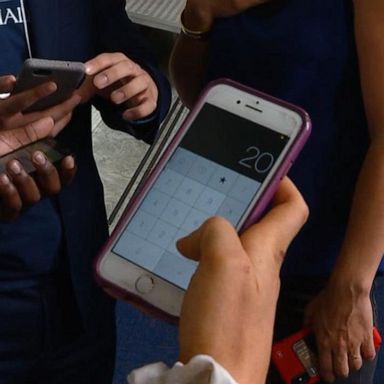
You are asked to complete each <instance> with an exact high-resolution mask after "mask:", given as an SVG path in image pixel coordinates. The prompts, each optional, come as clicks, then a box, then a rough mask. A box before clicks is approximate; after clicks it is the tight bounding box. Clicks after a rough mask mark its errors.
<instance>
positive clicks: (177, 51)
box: [170, 1, 213, 107]
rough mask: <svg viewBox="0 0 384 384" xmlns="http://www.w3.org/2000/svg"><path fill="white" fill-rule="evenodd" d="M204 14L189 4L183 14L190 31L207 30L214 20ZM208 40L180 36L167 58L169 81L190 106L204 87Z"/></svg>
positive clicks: (190, 2)
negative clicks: (170, 80) (168, 59)
mask: <svg viewBox="0 0 384 384" xmlns="http://www.w3.org/2000/svg"><path fill="white" fill-rule="evenodd" d="M209 20H211V19H210V16H208V11H207V12H200V7H199V6H198V5H195V4H194V3H193V2H192V1H188V2H187V4H186V7H185V10H184V12H183V23H184V25H185V26H186V27H187V28H188V29H191V30H193V31H209V30H210V29H211V28H212V23H213V21H212V20H211V21H209ZM208 49H209V41H208V40H196V39H192V38H190V37H187V36H185V35H184V34H183V33H181V34H180V35H179V37H178V39H177V41H176V43H175V46H174V48H173V51H172V54H171V58H170V72H171V79H172V82H173V84H174V85H175V87H176V89H177V91H178V93H179V95H180V97H181V99H182V100H183V102H184V103H185V104H186V105H187V106H188V107H191V106H192V105H193V103H194V102H195V100H196V99H197V97H198V95H199V93H200V91H201V88H202V87H203V84H204V78H205V71H206V66H207V61H208Z"/></svg>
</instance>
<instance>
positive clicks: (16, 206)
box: [0, 173, 23, 220]
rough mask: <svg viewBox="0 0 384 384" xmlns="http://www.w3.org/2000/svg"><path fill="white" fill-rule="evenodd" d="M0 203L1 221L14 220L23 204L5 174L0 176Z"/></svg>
mask: <svg viewBox="0 0 384 384" xmlns="http://www.w3.org/2000/svg"><path fill="white" fill-rule="evenodd" d="M0 201H1V209H0V217H1V219H3V220H14V219H16V217H17V216H18V215H19V213H20V211H21V209H22V207H23V204H22V201H21V198H20V195H19V193H18V192H17V189H16V188H15V186H14V185H13V184H12V182H11V180H10V179H9V177H8V176H7V175H6V174H5V173H2V174H0Z"/></svg>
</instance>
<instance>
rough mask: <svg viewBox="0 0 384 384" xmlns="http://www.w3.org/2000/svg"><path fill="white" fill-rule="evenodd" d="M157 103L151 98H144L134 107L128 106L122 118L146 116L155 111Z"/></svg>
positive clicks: (136, 118)
mask: <svg viewBox="0 0 384 384" xmlns="http://www.w3.org/2000/svg"><path fill="white" fill-rule="evenodd" d="M156 108H157V103H156V101H155V100H152V99H149V98H147V99H144V101H143V102H142V103H141V104H140V105H137V106H135V107H132V108H129V109H127V110H125V111H124V113H123V118H124V119H125V120H138V119H143V118H145V117H148V116H149V115H151V114H152V113H153V112H155V111H156Z"/></svg>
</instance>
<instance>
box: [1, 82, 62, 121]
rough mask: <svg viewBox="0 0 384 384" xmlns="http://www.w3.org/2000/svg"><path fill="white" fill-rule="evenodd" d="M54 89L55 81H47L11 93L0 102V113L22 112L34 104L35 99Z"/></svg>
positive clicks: (55, 86)
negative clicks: (13, 93)
mask: <svg viewBox="0 0 384 384" xmlns="http://www.w3.org/2000/svg"><path fill="white" fill-rule="evenodd" d="M56 89H57V85H56V84H55V83H53V82H48V83H44V84H41V85H38V86H36V87H34V88H31V89H28V90H26V91H23V92H20V93H17V94H15V95H12V96H11V97H9V98H8V99H7V100H4V102H3V103H2V104H1V113H2V114H3V115H6V116H12V115H14V114H16V113H19V112H22V111H24V110H26V109H27V108H28V107H30V106H32V105H33V104H35V103H36V101H38V100H40V99H43V98H44V97H47V96H48V95H50V94H52V93H53V92H55V91H56Z"/></svg>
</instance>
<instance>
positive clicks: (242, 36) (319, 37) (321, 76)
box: [207, 0, 369, 276]
mask: <svg viewBox="0 0 384 384" xmlns="http://www.w3.org/2000/svg"><path fill="white" fill-rule="evenodd" d="M219 77H228V78H231V79H235V80H238V81H240V82H243V83H245V84H249V85H251V86H254V87H255V88H257V89H260V90H262V91H265V92H267V93H269V94H272V95H273V96H277V97H280V98H282V99H285V100H287V101H290V102H292V103H296V104H298V105H300V106H302V107H303V108H305V109H306V110H307V112H308V113H309V115H310V116H311V119H312V123H313V130H312V134H311V137H310V138H309V141H308V143H307V144H306V146H305V148H304V150H303V152H302V153H301V154H300V156H299V158H298V160H297V162H296V163H295V164H294V166H293V167H292V169H291V171H290V173H289V176H290V177H291V178H292V179H293V181H294V182H295V184H296V185H297V186H298V188H299V190H300V191H301V192H302V194H303V195H304V198H305V200H306V201H307V203H308V205H309V208H310V212H311V214H310V217H309V220H308V222H307V224H306V225H305V227H304V229H303V230H302V231H301V233H300V234H299V236H298V237H297V238H296V239H295V241H294V243H293V245H292V247H291V248H290V251H289V253H288V257H287V258H286V260H285V262H284V266H283V275H284V276H292V275H303V274H304V275H307V276H308V275H314V276H316V275H325V274H328V273H329V272H330V270H331V268H332V266H333V263H334V261H335V258H336V256H337V255H338V253H339V250H340V246H341V243H342V241H343V237H344V232H345V227H346V223H347V220H348V214H349V210H350V205H351V199H352V195H353V191H354V185H355V182H356V179H357V175H358V172H359V170H360V167H361V164H362V161H363V159H364V156H365V153H366V151H367V148H368V143H369V136H368V128H367V121H366V118H365V113H364V107H363V102H362V95H361V88H360V78H359V69H358V62H357V54H356V47H355V43H354V31H353V4H352V1H351V0H336V1H335V0H311V1H306V0H289V1H284V0H275V1H272V2H270V3H268V4H266V5H264V6H258V7H255V8H252V9H250V10H249V11H247V12H244V13H243V14H240V15H238V16H236V17H232V18H228V19H222V20H219V21H217V24H216V26H215V29H214V31H213V33H212V35H211V43H210V57H209V68H208V72H207V80H211V79H217V78H219Z"/></svg>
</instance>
